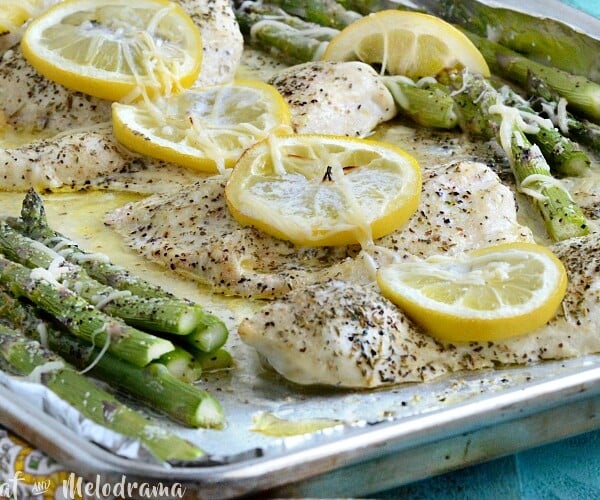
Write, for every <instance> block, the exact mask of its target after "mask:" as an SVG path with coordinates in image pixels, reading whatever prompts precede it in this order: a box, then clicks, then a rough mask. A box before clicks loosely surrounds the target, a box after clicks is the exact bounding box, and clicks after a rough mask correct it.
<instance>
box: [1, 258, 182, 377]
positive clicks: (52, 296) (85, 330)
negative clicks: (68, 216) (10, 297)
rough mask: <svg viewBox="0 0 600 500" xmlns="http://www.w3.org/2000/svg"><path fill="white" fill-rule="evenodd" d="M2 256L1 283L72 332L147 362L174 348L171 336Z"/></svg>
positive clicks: (132, 359)
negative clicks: (141, 326)
mask: <svg viewBox="0 0 600 500" xmlns="http://www.w3.org/2000/svg"><path fill="white" fill-rule="evenodd" d="M37 271H40V269H37V270H31V269H28V268H26V267H24V266H22V265H21V264H18V263H16V262H12V261H10V260H8V259H6V258H4V257H0V283H3V284H4V285H5V286H6V287H7V288H8V289H9V290H10V291H11V292H12V293H13V294H14V295H16V296H19V297H25V298H27V299H29V300H31V301H32V302H33V303H35V304H36V305H37V306H38V307H39V308H40V309H43V310H44V311H46V312H47V313H48V314H50V315H52V316H54V317H55V318H56V320H57V321H58V322H59V323H61V324H62V325H63V326H64V327H65V328H66V329H67V330H68V331H69V332H70V333H71V334H72V335H74V336H76V337H79V338H82V339H84V340H86V341H87V342H89V343H91V344H94V345H108V350H109V351H110V352H111V353H113V354H114V355H115V356H118V357H119V358H121V359H123V360H126V361H128V362H130V363H132V364H134V365H136V366H145V365H147V364H148V363H150V362H151V361H152V360H153V359H157V358H159V357H160V356H162V355H163V354H165V353H166V352H169V351H172V350H173V344H172V343H171V342H169V341H168V340H165V339H162V338H158V337H155V336H154V335H150V334H148V333H145V332H142V331H140V330H137V329H135V328H133V327H130V326H128V325H126V324H125V323H124V322H123V321H121V320H119V319H117V318H113V317H112V316H108V315H107V314H105V313H103V312H101V311H99V310H98V309H96V308H95V307H94V306H92V305H91V304H89V303H88V302H86V301H85V300H84V299H82V298H81V297H79V296H78V295H76V294H75V293H74V292H72V291H70V290H68V289H67V288H65V287H64V286H62V285H60V284H58V283H55V282H53V279H52V277H51V276H47V275H46V274H44V273H38V272H37Z"/></svg>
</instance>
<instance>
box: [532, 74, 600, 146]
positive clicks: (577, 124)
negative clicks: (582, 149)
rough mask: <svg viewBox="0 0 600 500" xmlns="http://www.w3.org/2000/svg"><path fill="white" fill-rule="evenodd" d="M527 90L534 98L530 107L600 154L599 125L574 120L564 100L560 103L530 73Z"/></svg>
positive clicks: (557, 97) (555, 96)
mask: <svg viewBox="0 0 600 500" xmlns="http://www.w3.org/2000/svg"><path fill="white" fill-rule="evenodd" d="M527 90H528V92H529V93H530V94H531V95H532V96H534V97H533V101H532V106H533V107H534V108H537V110H538V111H540V112H546V113H547V114H548V115H549V117H550V119H551V120H552V121H553V123H554V125H555V126H556V127H558V128H559V129H560V130H561V131H562V132H563V133H564V134H567V135H569V136H570V137H573V138H574V139H576V140H577V141H579V142H580V143H581V144H585V145H586V146H588V147H589V148H590V149H592V150H593V151H595V152H596V153H600V125H596V124H595V123H592V122H590V121H589V120H585V119H582V120H580V119H577V118H575V117H574V116H573V114H572V113H570V112H568V111H567V110H566V100H564V99H563V101H564V102H561V97H560V96H559V95H557V94H556V93H555V92H553V91H552V90H551V89H550V88H549V87H548V86H547V85H546V84H545V83H544V81H543V80H542V79H541V78H539V77H538V76H536V75H534V74H533V73H532V72H531V71H530V72H529V73H528V76H527ZM561 106H563V107H564V110H563V111H561V110H560V108H561Z"/></svg>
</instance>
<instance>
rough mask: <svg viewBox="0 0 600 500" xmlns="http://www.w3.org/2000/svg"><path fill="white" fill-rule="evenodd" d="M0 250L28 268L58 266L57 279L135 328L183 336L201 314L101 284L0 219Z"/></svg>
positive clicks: (179, 303) (192, 308) (186, 306)
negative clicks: (58, 274)
mask: <svg viewBox="0 0 600 500" xmlns="http://www.w3.org/2000/svg"><path fill="white" fill-rule="evenodd" d="M0 251H1V252H2V253H4V255H5V256H6V257H8V258H9V259H11V260H12V261H14V262H18V263H19V264H23V265H24V266H27V267H29V268H36V267H40V268H43V269H46V270H48V269H50V268H52V267H53V266H57V265H58V266H60V268H61V274H60V276H58V277H57V281H58V282H60V283H61V284H62V285H64V286H65V287H66V288H69V289H70V290H73V291H75V292H77V293H78V294H79V295H80V296H81V297H83V298H84V299H86V300H87V301H88V302H90V303H91V304H92V305H94V306H96V307H97V308H98V309H100V310H102V311H104V312H105V313H107V314H109V315H111V316H116V317H119V318H121V319H123V320H124V321H125V322H126V323H127V324H129V325H132V326H135V327H137V328H142V329H145V330H153V331H157V332H165V333H172V334H175V335H187V334H189V333H191V332H192V331H194V329H196V328H197V327H198V326H199V324H200V319H201V318H202V314H203V312H202V310H201V308H200V307H196V306H194V305H193V304H188V303H186V302H183V301H176V300H173V299H170V298H168V299H163V298H143V297H138V296H137V295H132V294H131V292H129V291H119V290H116V289H114V288H112V287H109V286H106V285H103V284H102V283H99V282H98V281H96V280H94V279H93V278H91V277H90V276H89V275H88V274H87V272H86V271H85V270H84V269H83V268H82V267H81V266H79V265H76V264H73V263H71V262H66V261H64V259H63V258H62V257H61V256H60V255H59V254H58V253H56V252H55V251H54V250H52V249H50V248H48V247H46V246H44V245H41V244H40V243H39V242H37V241H35V240H32V239H31V238H28V237H26V236H23V235H22V234H21V233H19V232H18V231H15V230H14V229H12V228H11V227H9V226H8V225H7V224H5V223H3V222H0Z"/></svg>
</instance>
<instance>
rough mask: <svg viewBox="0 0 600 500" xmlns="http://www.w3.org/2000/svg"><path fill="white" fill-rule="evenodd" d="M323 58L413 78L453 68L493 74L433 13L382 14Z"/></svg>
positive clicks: (335, 42) (350, 31)
mask: <svg viewBox="0 0 600 500" xmlns="http://www.w3.org/2000/svg"><path fill="white" fill-rule="evenodd" d="M322 59H323V60H326V61H363V62H365V63H368V64H372V65H376V66H380V67H381V72H382V74H383V73H387V74H391V75H404V76H407V77H410V78H420V77H425V76H436V75H437V74H438V73H439V72H440V71H442V70H444V69H447V68H455V67H465V68H467V69H469V70H470V71H472V72H474V73H479V74H482V75H484V76H489V75H490V70H489V68H488V65H487V63H486V62H485V59H484V58H483V56H482V55H481V53H480V52H479V50H478V49H477V48H476V47H475V45H473V43H472V42H471V41H470V40H469V39H468V38H467V37H466V36H465V35H464V34H463V33H461V32H460V31H459V30H458V29H456V28H455V27H454V26H452V25H451V24H449V23H447V22H446V21H443V20H442V19H440V18H438V17H435V16H431V15H429V14H423V13H420V12H408V11H400V10H383V11H380V12H377V13H375V14H370V15H368V16H365V17H363V18H362V19H359V20H358V21H355V22H354V23H352V24H350V25H349V26H347V27H346V28H344V29H343V30H342V31H341V32H340V33H339V34H338V35H336V36H335V37H334V38H333V39H332V40H331V41H330V42H329V45H328V46H327V49H326V50H325V52H324V53H323V56H322Z"/></svg>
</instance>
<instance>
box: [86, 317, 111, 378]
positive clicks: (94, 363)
mask: <svg viewBox="0 0 600 500" xmlns="http://www.w3.org/2000/svg"><path fill="white" fill-rule="evenodd" d="M104 330H106V325H104V326H103V327H101V328H99V329H98V330H96V331H95V332H94V333H93V336H92V342H93V338H94V337H95V336H96V335H98V334H99V333H102V332H103V331H104ZM110 341H111V335H110V334H108V335H106V340H105V341H104V345H103V346H102V349H100V352H99V353H98V355H97V356H96V357H95V358H94V360H93V361H92V362H91V363H90V364H89V365H88V366H86V367H85V368H84V369H83V370H81V371H80V372H79V373H80V374H81V375H84V374H86V373H87V372H89V371H90V370H92V369H93V368H94V366H96V365H97V364H98V363H99V362H100V360H101V359H102V356H104V354H105V353H106V351H108V348H109V347H110Z"/></svg>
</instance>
